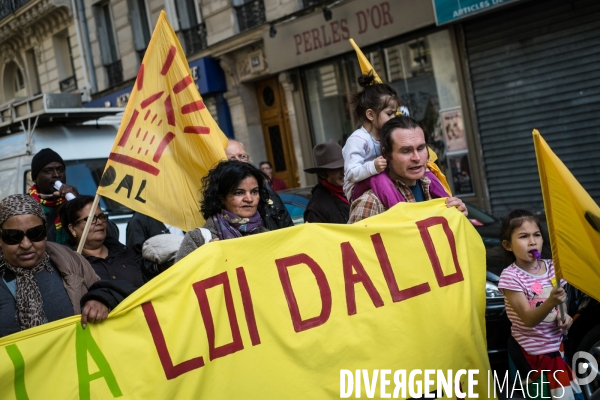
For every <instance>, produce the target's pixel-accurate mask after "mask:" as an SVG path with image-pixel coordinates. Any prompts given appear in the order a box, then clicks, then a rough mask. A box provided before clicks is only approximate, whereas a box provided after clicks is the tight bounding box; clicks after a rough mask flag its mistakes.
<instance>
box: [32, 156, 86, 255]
mask: <svg viewBox="0 0 600 400" xmlns="http://www.w3.org/2000/svg"><path fill="white" fill-rule="evenodd" d="M31 179H32V180H33V182H34V183H35V184H34V185H33V186H32V187H31V188H30V189H29V192H28V193H29V195H31V197H33V198H34V199H36V200H37V201H38V202H39V203H40V204H41V205H42V209H43V210H44V214H45V215H46V230H47V238H48V240H49V241H52V242H56V243H60V244H63V243H66V241H67V235H66V234H65V233H64V231H63V230H62V226H61V224H60V218H59V217H58V212H57V211H58V208H59V206H60V205H61V204H63V203H64V202H66V201H67V200H66V196H67V193H71V194H73V196H78V195H79V192H78V191H77V189H76V188H75V187H73V186H70V185H67V184H66V183H65V182H66V180H67V174H66V168H65V162H64V161H63V159H62V157H61V156H59V155H58V153H56V152H55V151H54V150H52V149H42V150H40V151H39V152H38V153H37V154H36V155H35V156H33V159H32V160H31ZM56 181H60V182H62V183H63V185H62V186H61V187H60V190H57V189H55V188H54V184H55V182H56Z"/></svg>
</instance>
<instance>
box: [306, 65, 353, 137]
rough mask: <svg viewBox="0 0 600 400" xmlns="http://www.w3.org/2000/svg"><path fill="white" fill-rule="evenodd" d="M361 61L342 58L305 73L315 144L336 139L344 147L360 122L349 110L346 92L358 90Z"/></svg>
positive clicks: (307, 70)
mask: <svg viewBox="0 0 600 400" xmlns="http://www.w3.org/2000/svg"><path fill="white" fill-rule="evenodd" d="M359 73H360V69H359V67H358V61H356V60H354V59H352V60H348V59H344V58H340V59H337V60H335V61H332V62H328V63H326V64H320V65H318V66H315V67H312V68H308V69H306V70H305V71H304V83H305V92H306V93H307V98H308V103H309V104H308V109H309V112H310V117H311V123H312V128H313V142H314V145H317V144H319V143H323V142H326V141H328V140H330V139H333V140H334V141H336V142H337V143H339V144H340V145H341V146H343V145H344V143H346V139H347V138H348V136H350V134H352V132H354V129H355V124H356V123H357V121H356V118H355V116H354V115H352V114H351V113H350V111H349V110H348V107H347V103H348V100H347V93H348V92H350V91H355V90H356V87H357V86H358V85H357V84H356V78H357V77H358V74H359Z"/></svg>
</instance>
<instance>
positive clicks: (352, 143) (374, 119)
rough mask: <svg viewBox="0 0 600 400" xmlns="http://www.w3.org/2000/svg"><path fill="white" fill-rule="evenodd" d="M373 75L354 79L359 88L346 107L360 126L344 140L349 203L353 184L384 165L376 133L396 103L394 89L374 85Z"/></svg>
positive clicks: (395, 109)
mask: <svg viewBox="0 0 600 400" xmlns="http://www.w3.org/2000/svg"><path fill="white" fill-rule="evenodd" d="M374 80H375V77H374V76H373V74H369V75H361V76H359V77H358V84H359V85H360V86H361V87H362V88H363V90H362V91H360V92H358V93H352V94H350V95H349V96H348V104H349V105H350V107H351V108H353V109H354V110H355V111H356V114H357V116H358V119H359V120H360V122H361V123H362V126H361V127H360V128H358V129H357V130H355V131H354V132H353V133H352V135H350V137H349V138H348V140H347V141H346V145H345V146H344V148H343V151H342V153H343V155H344V193H345V194H346V197H347V198H348V199H349V200H354V199H355V198H356V197H358V196H353V195H352V192H353V189H354V185H356V184H357V183H359V182H362V181H364V180H366V179H368V178H369V177H371V176H373V175H377V174H378V173H380V172H382V171H384V170H385V168H386V167H387V162H386V160H385V158H383V156H382V155H381V144H380V143H379V139H380V137H379V131H380V130H381V127H382V126H383V124H385V123H386V122H387V121H389V120H390V119H391V118H393V117H394V116H396V111H397V110H398V106H399V105H400V104H399V103H400V100H399V99H398V96H397V95H396V90H394V88H393V87H391V86H390V85H389V84H387V83H375V82H374Z"/></svg>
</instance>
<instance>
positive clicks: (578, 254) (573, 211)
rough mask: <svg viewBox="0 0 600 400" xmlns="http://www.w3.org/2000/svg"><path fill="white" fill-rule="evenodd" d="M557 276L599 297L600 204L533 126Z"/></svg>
mask: <svg viewBox="0 0 600 400" xmlns="http://www.w3.org/2000/svg"><path fill="white" fill-rule="evenodd" d="M533 143H534V145H535V155H536V157H537V164H538V170H539V172H540V183H541V185H542V194H543V196H544V209H545V210H546V219H547V220H548V233H549V235H550V244H551V246H552V258H553V260H554V268H555V269H556V274H557V276H561V277H562V278H564V279H565V280H566V281H567V282H569V283H570V284H572V285H574V286H575V287H577V288H578V289H579V290H582V291H583V292H585V293H587V294H588V295H590V296H592V297H594V298H595V299H596V300H598V301H600V208H599V207H598V204H596V202H595V201H594V200H593V199H592V198H591V197H590V195H589V194H588V193H587V192H586V191H585V189H584V188H583V186H581V184H580V183H579V182H577V179H575V177H574V176H573V174H572V173H571V171H569V169H568V168H567V167H566V166H565V165H564V164H563V163H562V161H560V159H559V158H558V157H557V156H556V154H554V152H553V151H552V149H550V147H549V146H548V144H547V143H546V141H545V140H544V139H543V138H542V135H540V133H539V132H538V131H537V130H535V129H534V131H533Z"/></svg>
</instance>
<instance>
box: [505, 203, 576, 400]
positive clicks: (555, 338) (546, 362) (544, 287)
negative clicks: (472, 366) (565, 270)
mask: <svg viewBox="0 0 600 400" xmlns="http://www.w3.org/2000/svg"><path fill="white" fill-rule="evenodd" d="M500 239H501V240H502V247H503V248H504V250H506V252H505V253H506V256H507V259H508V260H509V261H510V262H511V264H510V265H509V266H508V267H507V268H505V269H504V271H502V274H501V275H500V282H499V283H498V288H499V289H500V290H501V291H502V292H503V293H504V296H505V301H504V302H505V305H506V313H507V315H508V318H509V319H510V321H511V322H512V328H511V333H512V338H511V340H510V341H509V345H508V352H509V362H510V368H511V372H512V373H513V374H515V375H516V374H517V373H518V374H519V378H520V379H518V380H517V382H518V381H519V380H520V381H522V383H523V390H524V391H526V392H527V398H537V397H538V396H540V395H542V391H543V395H544V396H547V397H546V398H549V397H550V396H552V398H555V397H556V398H561V399H563V400H566V399H579V398H580V397H578V395H581V390H580V389H579V386H578V385H577V383H576V382H571V376H572V375H571V370H570V368H569V366H568V365H567V363H566V362H565V361H564V358H563V357H564V354H563V353H562V350H563V348H562V331H563V330H567V329H569V328H570V327H571V324H572V323H573V320H572V318H571V317H570V316H569V315H567V314H566V313H565V316H564V320H563V319H561V316H560V314H559V312H558V306H559V305H560V304H562V303H564V302H565V300H566V299H567V294H566V292H565V290H564V289H563V287H562V286H563V285H564V284H566V282H564V281H561V284H560V286H555V285H553V284H552V283H553V281H555V274H554V265H553V263H552V260H541V259H539V254H540V253H541V252H542V245H543V244H544V240H543V239H542V233H541V230H540V223H539V221H538V219H537V218H536V217H535V215H533V214H532V213H530V212H528V211H524V210H515V211H513V212H511V213H510V214H509V215H508V217H507V218H506V219H505V220H503V222H502V231H501V234H500ZM542 370H544V372H542ZM557 371H562V373H561V372H557ZM542 375H543V376H542ZM513 378H514V376H513ZM512 381H513V382H514V379H513V380H512ZM534 392H538V393H537V395H536V393H534ZM549 395H550V396H549ZM581 398H582V399H583V397H581Z"/></svg>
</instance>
